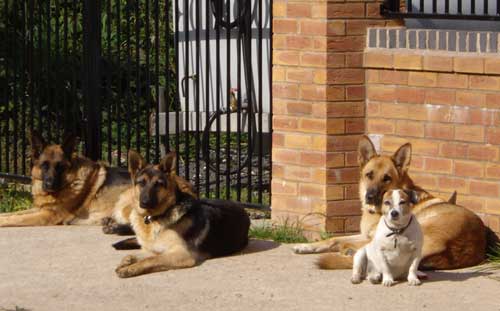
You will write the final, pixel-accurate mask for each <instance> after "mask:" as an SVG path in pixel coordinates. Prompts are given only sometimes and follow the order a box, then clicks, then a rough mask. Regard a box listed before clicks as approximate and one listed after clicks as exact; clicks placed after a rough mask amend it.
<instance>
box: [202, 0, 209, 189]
mask: <svg viewBox="0 0 500 311" xmlns="http://www.w3.org/2000/svg"><path fill="white" fill-rule="evenodd" d="M210 24H211V23H210V1H205V74H206V77H205V128H206V130H207V131H208V138H210V130H211V129H210V128H208V124H209V122H210V121H209V120H210V62H211V61H210ZM203 148H205V149H206V150H205V154H209V150H208V143H207V145H206V146H203ZM209 166H210V163H207V162H205V196H206V197H209V195H210V167H209Z"/></svg>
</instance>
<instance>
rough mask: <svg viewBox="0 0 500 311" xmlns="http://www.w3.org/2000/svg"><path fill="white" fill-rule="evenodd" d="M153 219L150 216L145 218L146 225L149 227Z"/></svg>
mask: <svg viewBox="0 0 500 311" xmlns="http://www.w3.org/2000/svg"><path fill="white" fill-rule="evenodd" d="M152 218H153V217H151V216H150V215H148V216H144V223H145V224H146V225H149V224H150V223H151V220H152Z"/></svg>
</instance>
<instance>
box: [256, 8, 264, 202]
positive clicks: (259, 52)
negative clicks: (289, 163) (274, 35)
mask: <svg viewBox="0 0 500 311" xmlns="http://www.w3.org/2000/svg"><path fill="white" fill-rule="evenodd" d="M262 18H263V14H262V0H259V25H258V27H259V48H258V49H257V51H258V52H257V53H258V56H257V57H258V59H257V61H258V70H259V74H258V79H259V100H258V101H259V104H258V105H259V107H258V109H259V111H257V113H258V126H257V129H258V135H259V139H258V143H259V146H258V149H259V155H258V157H257V159H258V160H257V161H258V162H257V176H258V177H257V179H258V180H257V185H258V186H257V190H258V202H259V204H262V170H263V168H262V158H263V157H264V154H263V149H264V148H263V147H264V146H263V141H262V140H263V135H262V110H263V103H262V100H263V96H262V77H263V74H262V73H263V71H262V51H263V46H262Z"/></svg>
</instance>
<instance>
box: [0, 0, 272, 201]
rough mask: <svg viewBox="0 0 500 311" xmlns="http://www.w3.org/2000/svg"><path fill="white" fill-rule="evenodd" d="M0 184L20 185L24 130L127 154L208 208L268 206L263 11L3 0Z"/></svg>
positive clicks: (119, 159)
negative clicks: (208, 202)
mask: <svg viewBox="0 0 500 311" xmlns="http://www.w3.org/2000/svg"><path fill="white" fill-rule="evenodd" d="M0 3H1V8H0V10H1V14H0V16H1V19H0V26H1V29H0V40H1V42H2V45H1V50H0V64H1V67H0V79H1V89H0V94H1V95H0V96H1V98H2V100H1V105H0V177H4V178H17V179H22V180H29V179H28V177H27V176H29V170H30V161H31V159H30V150H29V149H30V148H29V135H30V134H29V133H30V130H32V129H33V130H37V131H38V132H40V133H42V134H43V136H44V137H45V138H46V139H47V140H48V141H51V142H60V140H61V137H62V136H63V135H64V133H65V132H73V133H78V134H79V135H80V137H81V144H80V145H79V149H80V150H79V151H80V152H82V153H84V154H85V155H87V156H88V157H90V158H92V159H94V160H98V159H102V160H106V161H108V162H109V163H111V164H112V165H116V166H120V167H124V166H126V154H127V151H128V150H129V149H136V150H138V151H139V152H141V153H142V154H143V155H144V156H145V158H146V159H147V160H148V161H151V162H157V161H158V160H159V158H160V157H161V155H162V153H164V152H166V151H169V150H176V151H177V152H178V155H179V156H178V158H179V161H178V172H179V174H180V175H182V176H184V177H185V178H187V179H188V180H190V181H192V182H193V183H194V184H195V187H196V189H197V191H198V192H199V193H200V194H202V195H204V196H206V197H221V198H226V199H236V200H243V201H247V202H253V203H259V204H268V203H269V179H270V156H269V151H270V142H271V124H270V123H271V121H270V120H271V117H270V115H271V101H270V98H271V87H270V82H271V33H272V32H271V20H272V17H271V12H272V8H271V7H272V1H271V0H253V1H245V0H231V1H222V0H221V1H218V0H209V1H202V0H173V1H172V0H163V1H161V0H105V1H93V0H3V1H2V2H0Z"/></svg>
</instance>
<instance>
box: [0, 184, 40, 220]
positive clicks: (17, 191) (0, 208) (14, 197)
mask: <svg viewBox="0 0 500 311" xmlns="http://www.w3.org/2000/svg"><path fill="white" fill-rule="evenodd" d="M32 202H33V200H32V198H31V193H30V192H29V191H27V190H26V187H25V186H24V185H18V184H0V213H10V212H17V211H22V210H25V209H28V208H30V207H31V204H32Z"/></svg>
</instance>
